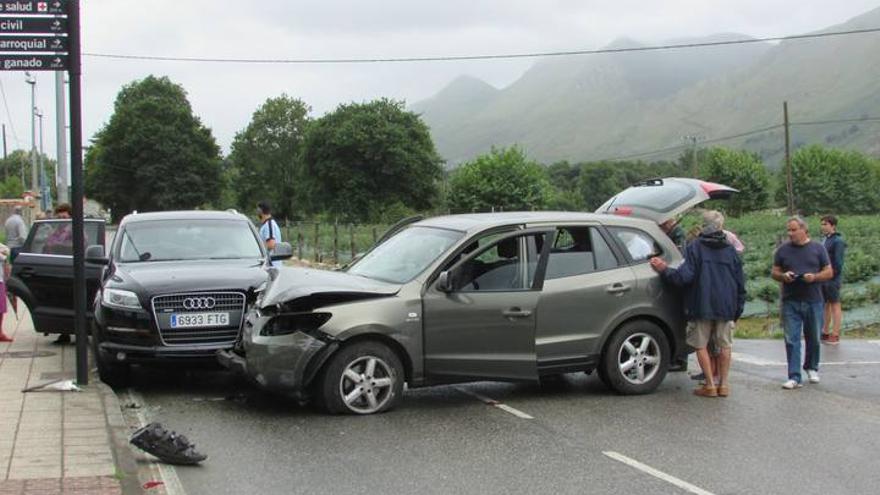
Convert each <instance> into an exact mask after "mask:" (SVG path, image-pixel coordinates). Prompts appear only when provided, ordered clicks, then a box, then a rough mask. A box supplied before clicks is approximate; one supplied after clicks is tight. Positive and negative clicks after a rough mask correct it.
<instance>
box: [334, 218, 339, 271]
mask: <svg viewBox="0 0 880 495" xmlns="http://www.w3.org/2000/svg"><path fill="white" fill-rule="evenodd" d="M333 263H336V264H337V265H338V264H339V220H338V219H337V220H334V221H333Z"/></svg>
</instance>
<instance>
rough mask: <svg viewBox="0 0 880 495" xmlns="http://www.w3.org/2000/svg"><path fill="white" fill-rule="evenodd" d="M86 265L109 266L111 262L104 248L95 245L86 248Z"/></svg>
mask: <svg viewBox="0 0 880 495" xmlns="http://www.w3.org/2000/svg"><path fill="white" fill-rule="evenodd" d="M86 263H93V264H95V265H109V264H110V260H109V259H108V258H107V255H106V254H104V246H101V245H98V244H93V245H91V246H89V247H87V248H86Z"/></svg>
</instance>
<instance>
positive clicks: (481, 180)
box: [448, 146, 552, 212]
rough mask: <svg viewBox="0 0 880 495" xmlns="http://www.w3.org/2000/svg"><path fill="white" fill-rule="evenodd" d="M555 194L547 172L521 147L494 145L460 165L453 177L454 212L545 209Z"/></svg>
mask: <svg viewBox="0 0 880 495" xmlns="http://www.w3.org/2000/svg"><path fill="white" fill-rule="evenodd" d="M551 194H552V189H551V186H550V182H549V180H548V178H547V171H546V170H545V169H544V167H542V166H541V165H540V164H539V163H537V162H535V161H532V160H529V159H528V158H527V157H526V155H525V153H524V152H523V150H522V149H521V148H519V147H518V146H512V147H510V148H493V149H492V151H490V152H489V153H487V154H484V155H480V156H478V157H477V158H476V159H474V160H473V161H471V162H467V163H464V164H462V165H461V166H459V167H458V169H456V170H455V171H454V172H453V173H452V175H451V176H450V178H449V198H448V201H449V207H450V209H451V210H452V211H453V212H469V211H490V210H492V209H493V208H494V209H495V210H499V209H500V210H505V211H516V210H537V209H543V208H545V207H546V206H547V203H548V200H549V199H550V196H551Z"/></svg>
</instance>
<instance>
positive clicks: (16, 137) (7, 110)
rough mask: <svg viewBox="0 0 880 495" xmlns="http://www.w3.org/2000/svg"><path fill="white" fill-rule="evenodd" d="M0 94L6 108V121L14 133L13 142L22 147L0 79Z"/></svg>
mask: <svg viewBox="0 0 880 495" xmlns="http://www.w3.org/2000/svg"><path fill="white" fill-rule="evenodd" d="M0 94H2V95H3V107H4V108H6V120H8V121H9V130H10V131H12V140H13V141H15V144H16V146H21V141H19V140H18V134H16V133H15V124H13V123H12V114H11V113H10V112H9V103H7V101H6V89H5V88H4V87H3V79H0Z"/></svg>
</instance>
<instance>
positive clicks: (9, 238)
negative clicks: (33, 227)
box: [4, 205, 28, 262]
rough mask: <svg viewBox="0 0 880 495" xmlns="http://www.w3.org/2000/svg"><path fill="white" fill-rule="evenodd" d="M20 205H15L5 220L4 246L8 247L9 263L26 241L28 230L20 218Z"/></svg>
mask: <svg viewBox="0 0 880 495" xmlns="http://www.w3.org/2000/svg"><path fill="white" fill-rule="evenodd" d="M21 211H22V208H21V205H15V207H14V208H13V209H12V215H9V218H7V219H6V224H5V225H4V226H5V227H6V245H7V246H9V261H10V262H12V261H14V260H15V257H16V256H18V253H19V252H21V248H22V246H24V241H25V240H26V239H27V235H28V228H27V225H25V223H24V218H22V217H21Z"/></svg>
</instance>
